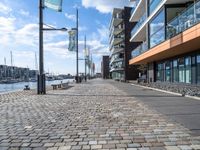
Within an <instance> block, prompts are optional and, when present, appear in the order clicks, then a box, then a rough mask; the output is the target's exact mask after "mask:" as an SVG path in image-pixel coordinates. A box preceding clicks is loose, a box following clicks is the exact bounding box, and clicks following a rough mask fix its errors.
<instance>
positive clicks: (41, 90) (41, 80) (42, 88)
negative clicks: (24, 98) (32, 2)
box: [37, 0, 79, 94]
mask: <svg viewBox="0 0 200 150" xmlns="http://www.w3.org/2000/svg"><path fill="white" fill-rule="evenodd" d="M43 9H44V6H43V0H39V74H38V84H37V93H38V94H46V83H45V73H44V48H43V31H68V29H67V28H61V29H56V28H53V27H50V28H43ZM76 19H77V21H76V28H72V30H76V40H77V48H76V61H77V66H76V67H77V70H76V72H77V75H76V76H77V79H78V76H79V75H78V9H77V12H76ZM77 83H78V80H77Z"/></svg>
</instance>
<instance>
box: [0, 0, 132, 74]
mask: <svg viewBox="0 0 200 150" xmlns="http://www.w3.org/2000/svg"><path fill="white" fill-rule="evenodd" d="M124 5H129V1H128V0H63V11H62V12H61V13H60V12H59V13H58V12H55V11H53V10H50V9H45V10H44V23H46V24H49V25H52V26H54V27H57V28H62V27H67V28H73V27H75V25H76V22H75V13H76V8H77V7H78V8H79V22H80V23H79V29H80V32H79V55H80V58H83V57H84V54H83V45H84V36H85V35H86V36H87V43H88V48H89V49H90V51H91V53H92V54H93V60H94V62H95V64H96V72H100V63H101V57H102V55H106V54H109V50H108V44H109V41H108V39H109V31H108V27H109V23H110V17H111V12H112V9H113V7H123V6H124ZM10 51H12V53H13V62H14V65H15V66H20V67H27V66H28V67H29V68H31V69H35V68H36V67H35V53H36V54H37V58H38V0H14V1H12V0H1V1H0V53H1V55H0V64H4V58H6V62H7V65H10V64H11V61H10ZM75 58H76V55H75V53H74V52H69V51H68V34H67V33H66V32H45V33H44V64H45V71H46V72H48V71H49V72H51V73H55V74H58V73H71V74H75V71H76V61H75ZM79 66H80V67H79V70H80V72H83V71H84V63H83V61H80V62H79Z"/></svg>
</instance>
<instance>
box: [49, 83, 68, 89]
mask: <svg viewBox="0 0 200 150" xmlns="http://www.w3.org/2000/svg"><path fill="white" fill-rule="evenodd" d="M68 84H69V83H68V82H67V83H60V84H52V85H51V86H52V87H53V90H57V89H61V88H63V89H66V88H68Z"/></svg>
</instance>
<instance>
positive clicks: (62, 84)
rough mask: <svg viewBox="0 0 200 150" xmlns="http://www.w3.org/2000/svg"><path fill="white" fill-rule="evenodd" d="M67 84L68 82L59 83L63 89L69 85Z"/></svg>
mask: <svg viewBox="0 0 200 150" xmlns="http://www.w3.org/2000/svg"><path fill="white" fill-rule="evenodd" d="M68 84H69V83H68V82H67V83H61V86H62V88H63V89H66V88H68V87H69V85H68Z"/></svg>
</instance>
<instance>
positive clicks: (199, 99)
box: [131, 83, 200, 101]
mask: <svg viewBox="0 0 200 150" xmlns="http://www.w3.org/2000/svg"><path fill="white" fill-rule="evenodd" d="M131 85H134V86H138V87H142V88H146V89H151V90H154V91H158V92H163V93H168V94H172V95H177V96H182V94H180V93H175V92H170V91H166V90H161V89H157V88H152V87H148V86H143V85H138V84H134V83H131ZM184 97H187V98H191V99H195V100H198V101H200V97H196V96H190V95H185V96H184Z"/></svg>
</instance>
